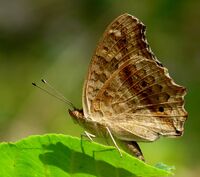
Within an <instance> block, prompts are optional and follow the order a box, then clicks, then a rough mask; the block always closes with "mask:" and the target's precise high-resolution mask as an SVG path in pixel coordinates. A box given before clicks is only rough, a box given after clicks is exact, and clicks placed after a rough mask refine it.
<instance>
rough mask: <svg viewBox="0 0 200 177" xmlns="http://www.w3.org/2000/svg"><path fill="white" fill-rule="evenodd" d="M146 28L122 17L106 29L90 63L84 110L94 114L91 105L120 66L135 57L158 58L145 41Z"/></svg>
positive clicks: (127, 16)
mask: <svg viewBox="0 0 200 177" xmlns="http://www.w3.org/2000/svg"><path fill="white" fill-rule="evenodd" d="M144 32H145V26H144V25H143V24H142V23H141V22H140V21H139V20H138V19H137V18H135V17H133V16H131V15H129V14H123V15H121V16H119V17H118V18H116V19H115V20H114V21H113V22H112V23H111V24H110V25H109V26H108V27H107V29H106V30H105V32H104V34H103V37H102V39H101V40H100V42H99V44H98V46H97V49H96V51H95V53H94V55H93V58H92V60H91V64H90V67H89V71H88V76H87V78H86V80H85V83H84V88H83V99H82V100H83V110H84V114H85V115H86V117H87V116H89V115H91V114H92V112H93V108H92V104H93V103H92V102H93V100H94V98H95V97H96V96H97V93H98V92H99V90H100V89H101V88H102V86H103V85H104V82H105V81H106V80H107V79H108V78H110V76H111V75H112V73H113V72H114V71H116V70H117V69H118V68H119V66H120V65H121V64H123V63H124V62H125V61H127V60H129V59H130V58H132V57H134V56H135V55H138V56H145V58H148V59H150V60H152V59H153V58H154V59H155V57H154V55H153V53H152V52H151V51H150V49H149V46H148V44H147V43H146V41H145V36H144Z"/></svg>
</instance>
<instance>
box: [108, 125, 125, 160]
mask: <svg viewBox="0 0 200 177" xmlns="http://www.w3.org/2000/svg"><path fill="white" fill-rule="evenodd" d="M106 129H107V131H108V134H109V135H110V137H111V139H112V141H113V143H114V145H115V147H116V148H117V150H118V151H119V153H120V156H121V157H122V153H121V151H120V149H119V147H118V145H117V143H116V141H115V139H114V137H113V136H112V133H111V131H110V129H109V128H108V127H106Z"/></svg>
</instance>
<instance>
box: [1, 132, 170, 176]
mask: <svg viewBox="0 0 200 177" xmlns="http://www.w3.org/2000/svg"><path fill="white" fill-rule="evenodd" d="M122 154H123V156H122V157H120V155H119V152H118V151H117V150H116V149H115V148H113V147H111V146H104V145H101V144H97V143H95V142H89V141H87V140H80V139H79V138H76V137H71V136H66V135H60V134H48V135H43V136H39V135H36V136H30V137H28V138H25V139H23V140H20V141H18V142H16V143H1V144H0V177H15V176H16V177H68V176H73V177H94V176H98V177H116V176H117V177H120V176H123V177H130V176H146V177H148V176H167V175H171V174H172V173H171V172H170V171H167V170H164V169H160V168H156V167H153V166H150V165H148V164H146V163H144V162H142V161H140V160H138V159H137V158H134V157H132V156H131V155H129V154H127V153H125V152H122Z"/></svg>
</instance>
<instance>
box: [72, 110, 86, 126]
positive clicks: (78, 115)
mask: <svg viewBox="0 0 200 177" xmlns="http://www.w3.org/2000/svg"><path fill="white" fill-rule="evenodd" d="M68 112H69V114H70V116H71V117H72V118H73V120H74V122H75V123H79V124H81V123H82V122H83V121H84V114H83V110H82V109H74V110H70V109H68Z"/></svg>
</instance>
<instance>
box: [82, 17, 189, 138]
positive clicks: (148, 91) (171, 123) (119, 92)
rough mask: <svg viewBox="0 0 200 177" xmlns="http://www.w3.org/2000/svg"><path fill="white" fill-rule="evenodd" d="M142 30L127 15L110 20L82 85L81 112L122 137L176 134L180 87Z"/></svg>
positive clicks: (179, 123)
mask: <svg viewBox="0 0 200 177" xmlns="http://www.w3.org/2000/svg"><path fill="white" fill-rule="evenodd" d="M144 33H145V26H144V25H143V24H142V23H141V22H140V21H139V20H138V19H137V18H135V17H133V16H131V15H129V14H123V15H121V16H119V17H118V18H117V19H115V20H114V21H113V22H112V23H111V24H110V25H109V26H108V27H107V29H106V31H105V32H104V35H103V38H102V39H101V40H100V42H99V44H98V47H97V49H96V51H95V54H94V56H93V58H92V61H91V64H90V67H89V71H88V76H87V79H86V81H85V84H84V89H83V110H84V115H85V116H86V117H90V118H91V119H93V120H95V121H104V122H106V123H107V124H108V125H109V124H110V126H109V127H110V129H111V130H112V132H113V133H114V134H115V136H117V137H119V138H120V139H123V140H131V138H130V137H133V136H135V137H136V138H132V139H134V140H137V139H139V140H154V139H156V138H157V137H158V136H159V135H165V136H176V135H180V134H181V133H182V132H183V124H184V122H185V120H186V117H187V113H186V111H185V110H184V107H183V105H184V101H183V97H184V95H185V93H186V91H185V88H183V87H181V86H179V85H177V84H175V83H174V81H173V80H172V79H171V78H170V76H169V74H168V71H167V69H166V68H165V67H163V66H162V64H161V63H160V62H159V61H158V60H157V59H156V57H155V56H154V55H153V53H152V52H151V50H150V48H149V45H148V44H147V42H146V39H145V34H144ZM116 122H117V124H115V125H116V126H115V128H114V129H112V125H113V123H116ZM117 127H119V128H118V130H117V129H116V128H117ZM141 131H142V132H143V133H142V132H141ZM140 132H141V135H140ZM144 132H146V133H145V134H144ZM150 132H151V133H150ZM147 133H149V134H152V137H150V136H149V138H147V137H146V136H148V135H147ZM127 134H128V135H127ZM129 136H130V137H129ZM142 136H143V137H142ZM137 137H138V138H137Z"/></svg>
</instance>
